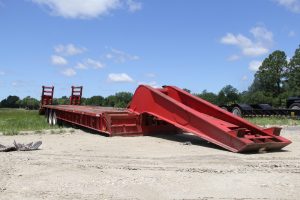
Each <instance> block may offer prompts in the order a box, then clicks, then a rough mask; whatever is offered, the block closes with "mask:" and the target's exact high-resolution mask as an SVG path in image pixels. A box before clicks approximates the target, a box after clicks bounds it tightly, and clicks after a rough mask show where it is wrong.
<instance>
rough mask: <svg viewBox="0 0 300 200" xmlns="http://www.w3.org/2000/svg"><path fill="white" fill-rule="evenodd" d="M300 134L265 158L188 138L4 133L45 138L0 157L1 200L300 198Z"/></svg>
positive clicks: (291, 134) (290, 133)
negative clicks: (32, 148) (28, 148)
mask: <svg viewBox="0 0 300 200" xmlns="http://www.w3.org/2000/svg"><path fill="white" fill-rule="evenodd" d="M299 134H300V127H287V128H284V130H283V132H282V135H283V136H285V137H287V138H289V139H291V140H292V141H293V143H292V144H291V145H289V146H288V147H286V148H285V149H284V151H281V152H274V153H263V154H235V153H231V152H228V151H225V150H222V149H219V148H217V147H215V146H214V145H211V144H208V143H206V142H204V141H201V140H199V139H197V138H195V137H193V136H183V135H181V136H180V135H171V136H163V135H160V136H157V137H125V138H124V137H113V138H108V137H104V136H100V135H95V134H91V133H86V132H83V131H80V130H76V131H75V132H74V133H64V134H60V135H58V134H56V135H53V134H39V135H36V134H35V135H34V134H32V135H24V136H22V135H20V136H0V143H2V144H11V143H12V142H13V140H14V139H15V140H17V141H18V142H30V141H37V140H42V141H43V145H42V146H41V150H39V151H32V152H10V153H0V199H223V200H224V199H225V200H226V199H299V198H300V135H299ZM186 141H191V142H192V145H184V142H186Z"/></svg>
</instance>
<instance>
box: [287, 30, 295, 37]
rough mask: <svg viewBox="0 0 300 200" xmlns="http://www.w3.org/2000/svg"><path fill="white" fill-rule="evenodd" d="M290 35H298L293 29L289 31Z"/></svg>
mask: <svg viewBox="0 0 300 200" xmlns="http://www.w3.org/2000/svg"><path fill="white" fill-rule="evenodd" d="M288 36H289V37H295V36H296V32H295V31H293V30H291V31H289V34H288Z"/></svg>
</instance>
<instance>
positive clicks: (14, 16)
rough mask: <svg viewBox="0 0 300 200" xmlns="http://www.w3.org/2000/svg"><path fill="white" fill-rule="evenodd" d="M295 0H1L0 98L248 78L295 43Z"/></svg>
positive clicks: (198, 87) (298, 3)
mask: <svg viewBox="0 0 300 200" xmlns="http://www.w3.org/2000/svg"><path fill="white" fill-rule="evenodd" d="M299 36H300V0H245V1H240V0H226V1H225V0H224V1H219V0H188V1H187V0H164V1H162V0H0V99H3V98H5V97H7V96H8V95H13V94H15V95H18V96H20V97H25V96H28V95H30V96H33V97H35V98H39V96H40V92H41V86H42V85H54V86H55V96H56V97H60V96H62V95H67V96H69V95H70V87H71V85H83V86H84V96H86V97H89V96H93V95H102V96H107V95H110V94H114V93H115V92H118V91H130V92H134V90H135V89H136V87H137V86H138V85H139V84H141V83H143V84H149V85H152V86H154V87H159V86H161V85H176V86H178V87H181V88H183V87H184V88H188V89H190V90H192V91H193V92H201V91H202V90H204V89H207V90H208V91H212V92H218V91H219V90H220V89H221V88H222V87H223V86H225V85H227V84H231V85H233V86H234V87H236V88H237V89H239V90H240V91H243V90H245V89H247V88H248V86H249V85H250V84H251V82H252V80H253V75H254V73H255V70H257V67H258V66H259V64H260V62H261V61H262V60H263V59H264V58H265V57H266V56H267V55H268V54H269V53H271V52H272V51H274V50H277V49H280V50H284V51H285V52H286V53H287V55H288V57H291V56H292V55H293V53H294V50H295V49H296V48H297V47H298V46H299V44H300V41H299Z"/></svg>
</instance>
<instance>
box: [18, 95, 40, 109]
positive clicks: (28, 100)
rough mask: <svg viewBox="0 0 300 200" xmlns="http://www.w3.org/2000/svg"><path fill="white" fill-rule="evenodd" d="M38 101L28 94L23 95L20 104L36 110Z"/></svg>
mask: <svg viewBox="0 0 300 200" xmlns="http://www.w3.org/2000/svg"><path fill="white" fill-rule="evenodd" d="M39 104H40V102H39V101H38V100H37V99H35V98H32V97H30V96H27V97H25V98H24V99H22V100H21V101H20V106H21V107H22V108H25V109H30V110H34V109H35V110H36V109H38V108H39Z"/></svg>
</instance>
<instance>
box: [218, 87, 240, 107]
mask: <svg viewBox="0 0 300 200" xmlns="http://www.w3.org/2000/svg"><path fill="white" fill-rule="evenodd" d="M239 98H240V94H239V91H238V90H237V89H236V88H234V87H233V86H232V85H226V86H225V87H223V88H222V89H221V90H220V92H219V94H218V96H217V103H218V104H219V105H221V104H232V103H237V102H238V101H239Z"/></svg>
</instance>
